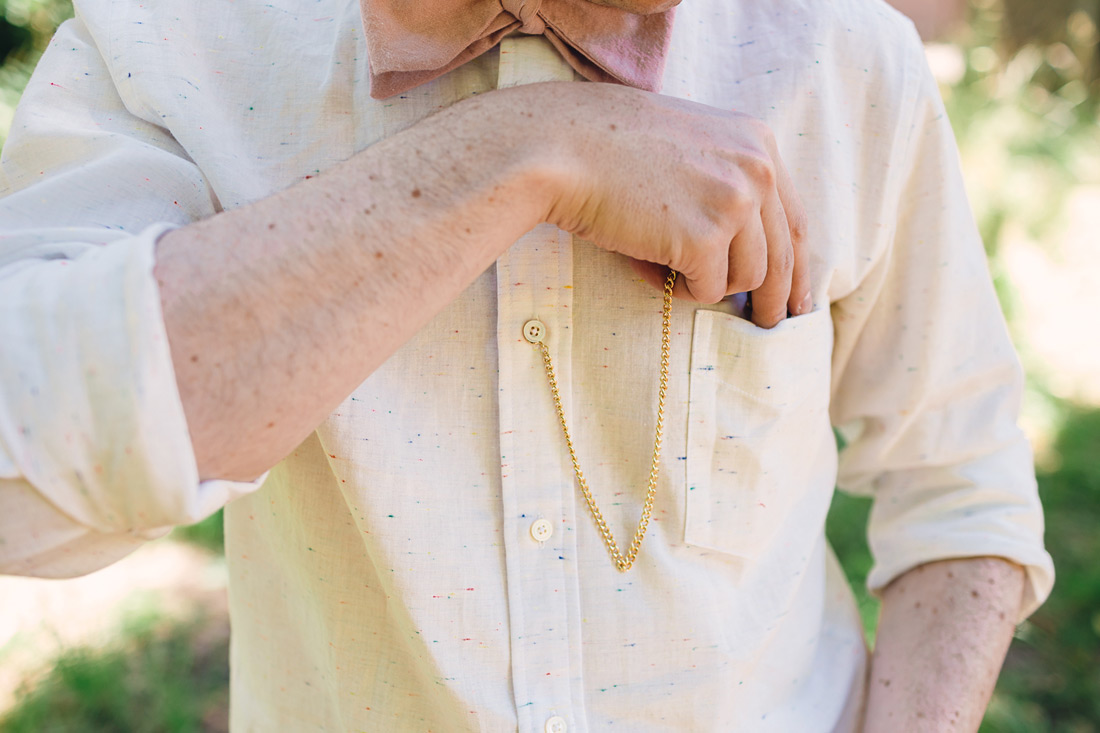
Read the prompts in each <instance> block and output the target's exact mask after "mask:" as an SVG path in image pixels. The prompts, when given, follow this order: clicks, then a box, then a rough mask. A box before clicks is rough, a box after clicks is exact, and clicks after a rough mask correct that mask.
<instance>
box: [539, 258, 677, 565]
mask: <svg viewBox="0 0 1100 733" xmlns="http://www.w3.org/2000/svg"><path fill="white" fill-rule="evenodd" d="M675 284H676V271H675V270H671V271H669V273H668V279H667V280H665V302H664V309H663V310H662V312H661V387H660V389H659V390H658V392H657V430H656V435H655V436H654V438H653V462H652V463H651V464H650V467H649V485H648V488H647V490H646V495H645V504H644V505H643V507H642V518H641V519H640V520H639V521H638V528H637V529H636V530H635V531H634V539H633V540H631V542H630V549H629V550H628V551H627V553H626V555H623V553H622V552H621V551H620V550H619V546H618V544H617V543H616V542H615V535H614V534H612V532H611V528H610V527H608V526H607V521H606V520H604V518H603V514H602V513H601V512H600V508H599V507H598V506H596V500H595V499H594V498H593V497H592V491H591V490H590V489H589V488H588V481H586V480H585V478H584V472H583V471H581V466H580V463H579V462H578V461H577V452H576V451H575V450H574V449H573V439H572V438H571V437H570V436H569V426H568V425H566V423H565V410H564V409H562V406H561V395H560V394H559V393H558V380H557V379H556V378H555V377H554V364H553V362H552V361H551V360H550V349H549V348H548V347H547V346H546V341H545V339H540V340H539V341H538V342H537V343H536V344H535V346H538V347H539V349H540V350H541V351H542V363H543V364H544V365H545V366H546V377H547V379H548V380H549V381H550V394H551V395H552V396H553V398H554V407H555V408H557V411H558V419H559V420H560V421H561V431H562V434H563V435H565V444H566V446H568V447H569V458H570V460H572V461H573V471H574V472H575V473H576V474H577V483H578V484H579V485H580V487H581V494H582V495H583V496H584V500H585V502H586V503H587V504H588V511H589V512H591V514H592V519H593V520H595V522H596V528H597V529H599V530H600V534H601V535H602V536H603V541H604V544H605V545H606V546H607V551H608V553H610V554H611V559H612V560H614V561H615V567H617V568H618V569H619V570H620V572H624V573H625V572H626V571H627V570H630V568H631V566H632V565H634V560H635V558H637V557H638V550H639V549H641V546H642V539H643V538H644V537H645V533H646V530H647V529H648V528H649V518H650V516H651V515H652V514H653V500H654V498H655V497H656V496H657V476H658V475H659V474H660V471H661V433H662V431H663V429H664V421H665V393H666V392H667V391H668V360H669V358H668V352H669V339H670V337H671V333H672V325H671V324H672V287H673V285H675Z"/></svg>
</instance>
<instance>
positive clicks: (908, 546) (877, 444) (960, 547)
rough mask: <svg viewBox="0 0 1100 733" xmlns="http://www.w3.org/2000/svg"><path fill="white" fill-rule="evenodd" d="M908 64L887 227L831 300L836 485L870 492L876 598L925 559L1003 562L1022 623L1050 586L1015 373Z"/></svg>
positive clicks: (931, 100)
mask: <svg viewBox="0 0 1100 733" xmlns="http://www.w3.org/2000/svg"><path fill="white" fill-rule="evenodd" d="M914 68H918V69H919V71H917V73H916V76H917V77H918V78H920V79H921V81H920V83H919V84H917V85H916V86H917V87H918V88H919V91H918V93H917V94H916V98H915V100H914V112H913V115H912V117H911V120H912V125H911V129H910V130H909V131H908V142H907V143H906V145H905V146H902V152H901V153H900V154H899V159H898V160H897V161H893V162H892V165H893V166H894V167H895V171H896V175H895V178H896V180H897V185H896V186H895V188H896V190H894V191H889V192H886V197H887V200H888V201H894V202H895V204H893V205H891V206H890V207H888V209H889V211H888V212H887V216H886V217H884V219H885V220H887V221H889V222H890V226H891V227H892V231H887V234H886V236H884V237H883V242H884V245H883V246H881V247H878V248H877V249H876V250H875V251H874V252H873V253H872V254H871V255H870V257H869V258H868V259H869V263H868V266H867V271H866V275H865V277H864V278H863V279H862V280H861V282H860V284H859V286H858V287H857V288H856V289H855V290H854V291H853V292H851V293H850V294H848V295H846V296H845V297H843V298H842V299H840V300H838V301H837V302H835V303H834V304H833V320H834V324H835V327H836V346H835V349H834V357H833V399H832V419H833V423H834V425H836V426H838V428H839V430H840V432H841V434H842V436H843V437H844V438H845V440H846V442H847V446H846V447H845V448H844V449H843V450H842V452H841V459H840V468H839V481H838V485H839V487H840V488H841V489H844V490H847V491H851V492H855V493H862V494H867V495H870V496H872V497H873V505H872V509H871V517H870V523H869V527H868V537H869V542H870V546H871V551H872V554H873V555H874V561H875V562H874V567H873V569H872V571H871V573H870V576H869V578H868V585H869V586H870V588H871V589H872V590H873V591H877V590H880V589H882V588H883V587H885V586H886V585H887V584H889V582H890V581H891V580H893V579H894V578H896V577H897V576H898V575H900V574H902V573H904V572H906V571H907V570H909V569H911V568H913V567H915V566H917V565H920V564H923V563H927V562H932V561H936V560H945V559H952V558H965V557H978V556H996V557H1002V558H1005V559H1008V560H1011V561H1013V562H1016V563H1018V564H1019V565H1021V566H1023V567H1024V568H1025V569H1026V571H1027V575H1028V582H1027V587H1026V592H1025V598H1024V603H1023V607H1022V609H1021V618H1023V617H1026V616H1027V615H1028V614H1030V613H1031V612H1032V611H1034V609H1035V608H1037V607H1038V605H1039V604H1040V603H1042V601H1043V600H1044V599H1045V598H1046V597H1047V595H1048V594H1049V593H1050V589H1051V586H1052V585H1053V582H1054V571H1053V564H1052V562H1051V559H1050V556H1049V555H1048V554H1047V552H1046V551H1045V550H1044V549H1043V541H1042V537H1043V516H1042V508H1041V506H1040V504H1039V496H1038V492H1037V488H1036V483H1035V473H1034V468H1033V464H1032V455H1031V449H1030V446H1029V444H1028V441H1027V439H1026V438H1025V436H1024V435H1023V433H1022V432H1021V430H1020V428H1019V427H1018V425H1017V416H1018V411H1019V406H1020V398H1021V393H1022V387H1023V375H1022V370H1021V368H1020V364H1019V361H1018V359H1017V357H1016V354H1015V351H1014V350H1013V347H1012V344H1011V342H1010V339H1009V335H1008V332H1007V329H1006V327H1005V323H1004V318H1003V316H1002V314H1001V311H1000V308H999V305H998V302H997V298H996V295H995V293H994V290H993V287H992V282H991V279H990V276H989V271H988V267H987V264H986V260H985V253H984V250H983V248H982V244H981V240H980V237H979V235H978V232H977V229H976V226H975V224H974V221H973V217H972V214H971V212H970V208H969V205H968V203H967V199H966V193H965V189H964V186H963V182H962V177H961V173H960V165H959V160H958V153H957V150H956V147H955V141H954V137H953V135H952V131H951V127H950V124H949V121H948V119H947V116H946V114H945V112H944V108H943V104H942V102H941V100H940V97H939V94H938V91H937V90H936V86H935V82H934V80H933V79H932V78H931V75H930V74H928V73H927V69H926V66H925V64H924V63H923V59H920V60H919V62H914ZM893 210H896V216H889V214H891V213H893Z"/></svg>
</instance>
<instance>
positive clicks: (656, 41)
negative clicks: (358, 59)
mask: <svg viewBox="0 0 1100 733" xmlns="http://www.w3.org/2000/svg"><path fill="white" fill-rule="evenodd" d="M360 6H361V9H362V14H363V28H364V30H365V32H366V38H367V49H368V53H369V56H370V75H371V79H370V80H371V96H372V97H374V98H375V99H385V98H386V97H391V96H393V95H395V94H400V93H401V92H404V91H407V90H409V89H412V88H413V87H415V86H418V85H420V84H423V83H425V82H428V81H431V80H432V79H434V78H436V77H438V76H442V75H443V74H445V73H447V72H448V71H450V70H451V69H454V68H456V67H458V66H461V65H462V64H464V63H466V62H467V61H469V60H471V59H474V58H476V57H478V56H480V55H481V54H483V53H485V52H486V51H488V50H489V49H491V48H492V47H493V46H495V45H496V44H497V43H499V42H500V39H501V38H503V37H504V36H506V35H508V34H509V33H511V32H512V31H517V30H518V31H520V32H522V33H529V34H534V35H537V34H542V35H545V36H546V38H547V39H549V41H550V43H552V44H553V45H554V47H555V48H556V49H557V50H558V52H559V53H560V54H561V55H562V57H563V58H564V59H565V60H566V61H567V62H568V63H569V65H570V66H572V67H573V68H574V69H575V70H576V71H577V72H578V73H580V74H581V75H582V76H584V77H585V78H587V79H591V80H592V81H605V82H619V83H622V84H627V85H629V86H633V87H638V88H640V89H646V90H649V91H658V90H659V89H660V86H661V74H662V73H663V71H664V65H665V54H666V53H667V51H668V44H669V39H670V37H671V34H672V15H673V11H672V10H668V11H665V12H660V13H653V14H650V15H635V14H633V13H628V12H627V11H625V10H619V9H617V8H609V7H604V6H601V5H596V4H594V3H592V2H589V1H588V0H360Z"/></svg>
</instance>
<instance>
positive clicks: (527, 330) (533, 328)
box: [523, 319, 546, 344]
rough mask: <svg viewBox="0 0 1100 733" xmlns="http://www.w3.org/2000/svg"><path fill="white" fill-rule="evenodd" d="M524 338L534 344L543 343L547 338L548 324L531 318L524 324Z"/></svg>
mask: <svg viewBox="0 0 1100 733" xmlns="http://www.w3.org/2000/svg"><path fill="white" fill-rule="evenodd" d="M523 338H525V339H527V340H528V341H530V342H531V343H533V344H538V343H542V340H543V339H544V338H546V326H544V325H543V323H542V321H536V320H534V319H531V320H530V321H528V322H527V323H525V324H523Z"/></svg>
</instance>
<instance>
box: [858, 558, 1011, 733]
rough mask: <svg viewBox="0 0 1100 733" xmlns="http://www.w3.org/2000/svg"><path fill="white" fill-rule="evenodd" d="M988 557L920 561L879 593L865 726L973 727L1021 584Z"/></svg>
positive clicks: (871, 731)
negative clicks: (876, 627) (877, 621)
mask: <svg viewBox="0 0 1100 733" xmlns="http://www.w3.org/2000/svg"><path fill="white" fill-rule="evenodd" d="M1024 582H1025V579H1024V571H1023V569H1022V568H1021V567H1020V566H1018V565H1015V564H1014V563H1011V562H1008V561H1007V560H1001V559H999V558H995V557H977V558H968V559H964V560H947V561H943V562H936V563H930V564H928V565H921V566H919V567H917V568H914V569H913V570H910V571H909V572H908V573H906V574H905V575H902V576H901V577H900V578H898V579H897V580H895V581H894V582H893V583H891V584H890V585H889V586H887V588H886V591H885V592H884V593H883V598H882V614H881V618H880V620H879V626H878V638H877V639H876V641H875V654H874V658H873V660H872V662H871V672H870V679H869V680H868V685H867V689H868V693H867V713H866V717H865V720H864V726H863V731H864V733H894V731H906V732H907V733H933V732H936V731H957V732H958V733H965V732H966V731H976V730H978V726H979V725H980V724H981V722H982V716H983V715H984V713H985V708H986V705H988V704H989V698H990V695H992V694H993V688H994V686H995V685H996V683H997V675H998V673H999V672H1000V669H1001V663H1002V662H1003V661H1004V658H1005V654H1006V653H1007V652H1008V644H1009V642H1010V641H1011V640H1012V631H1013V629H1014V628H1015V625H1016V616H1017V615H1018V614H1019V612H1020V603H1021V601H1022V598H1023V587H1024Z"/></svg>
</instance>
